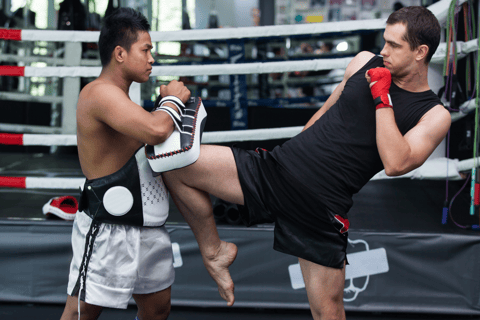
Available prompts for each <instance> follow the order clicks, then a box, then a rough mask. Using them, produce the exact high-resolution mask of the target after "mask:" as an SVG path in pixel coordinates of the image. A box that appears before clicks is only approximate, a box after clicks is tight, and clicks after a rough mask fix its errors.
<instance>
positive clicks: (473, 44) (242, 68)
mask: <svg viewBox="0 0 480 320" xmlns="http://www.w3.org/2000/svg"><path fill="white" fill-rule="evenodd" d="M48 32H51V31H48ZM446 47H447V46H446V43H441V44H440V45H439V47H438V49H437V51H436V52H435V54H434V56H433V57H432V61H431V63H437V64H438V63H443V61H444V59H445V55H446ZM477 50H478V39H475V40H471V41H468V42H461V41H458V42H457V52H458V55H459V58H461V57H462V56H465V55H467V54H468V53H471V52H475V51H477ZM351 60H352V58H351V57H348V58H334V59H309V60H296V61H275V62H252V63H237V64H209V65H192V66H153V68H152V73H151V75H150V76H151V77H156V76H165V75H175V76H180V77H181V76H205V75H206V76H211V75H221V74H222V75H235V74H262V73H278V72H295V71H319V70H331V69H345V68H346V67H347V65H348V64H349V63H350V61H351ZM101 70H102V68H101V67H87V66H85V67H28V66H26V67H24V66H0V75H1V76H16V77H61V78H63V77H98V76H99V75H100V72H101Z"/></svg>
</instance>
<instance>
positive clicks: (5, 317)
mask: <svg viewBox="0 0 480 320" xmlns="http://www.w3.org/2000/svg"><path fill="white" fill-rule="evenodd" d="M62 311H63V306H61V305H43V304H42V305H32V304H26V305H25V304H0V319H2V320H26V319H35V320H52V319H60V316H61V314H62ZM135 316H136V309H135V307H129V309H127V310H115V309H105V310H104V311H103V313H102V315H101V316H100V318H99V320H133V319H135ZM168 319H169V320H189V319H195V320H207V319H208V320H225V319H229V320H230V319H231V320H240V319H249V320H263V319H267V320H268V319H272V320H273V319H276V320H287V319H288V320H304V319H312V316H311V315H310V312H309V311H308V310H278V309H277V310H270V309H236V308H229V309H223V308H185V307H173V308H172V312H171V313H170V316H169V318H168ZM347 319H348V320H380V319H381V320H424V319H429V320H430V319H431V320H479V319H480V317H478V316H461V315H434V314H386V313H380V314H372V313H348V312H347Z"/></svg>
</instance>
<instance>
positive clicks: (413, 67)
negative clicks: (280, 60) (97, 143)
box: [163, 7, 451, 319]
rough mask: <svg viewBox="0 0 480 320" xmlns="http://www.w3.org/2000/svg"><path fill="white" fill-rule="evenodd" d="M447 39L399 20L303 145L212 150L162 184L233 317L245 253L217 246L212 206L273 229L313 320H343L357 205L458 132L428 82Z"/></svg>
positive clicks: (352, 73) (418, 12) (429, 17)
mask: <svg viewBox="0 0 480 320" xmlns="http://www.w3.org/2000/svg"><path fill="white" fill-rule="evenodd" d="M440 31H441V29H440V25H439V23H438V21H437V19H436V18H435V16H434V15H433V14H432V13H431V12H430V11H429V10H428V9H426V8H423V7H407V8H403V9H401V10H399V11H397V12H394V13H392V14H391V15H390V17H389V19H388V20H387V25H386V28H385V32H384V39H385V46H384V48H383V49H382V51H381V56H376V55H374V54H373V53H370V52H360V53H359V54H357V56H355V57H354V58H353V60H352V61H351V62H350V63H349V65H348V67H347V69H346V72H345V76H344V79H343V81H342V82H341V83H340V84H339V85H338V86H337V88H336V89H335V91H334V92H333V94H332V95H331V96H330V97H329V98H328V100H327V101H326V102H325V104H324V105H323V107H322V108H321V109H320V110H319V111H318V112H317V113H316V114H315V115H314V116H313V117H312V118H311V120H309V121H308V123H307V124H306V126H305V128H304V130H303V131H302V132H301V133H300V134H298V135H297V136H295V137H293V138H292V139H290V140H289V141H287V142H286V143H284V144H283V145H281V146H277V147H276V148H275V149H273V150H272V151H270V152H269V151H266V150H257V151H245V150H242V149H238V148H235V147H233V148H228V147H222V146H208V145H205V146H202V149H201V153H200V158H199V159H198V161H197V162H195V163H194V164H192V165H191V166H188V167H185V168H182V169H179V170H174V171H171V172H166V173H164V175H163V176H164V179H165V183H166V185H167V187H168V189H169V190H170V192H171V195H172V198H173V200H174V201H175V203H176V205H177V207H178V208H179V210H180V212H181V213H182V214H183V216H184V217H185V219H186V220H187V222H188V223H189V225H190V226H191V228H192V230H193V232H194V234H195V237H196V239H197V241H198V243H199V247H200V250H201V252H202V255H203V256H204V260H207V261H209V260H212V259H213V260H214V261H217V262H218V264H220V263H222V264H223V269H222V268H217V269H216V272H210V274H211V275H212V276H213V278H214V279H215V280H216V281H217V284H218V286H219V291H220V293H221V295H222V297H224V299H225V300H226V301H227V302H228V304H229V305H232V304H233V302H234V294H233V289H234V286H233V281H232V279H231V277H230V274H229V272H228V269H227V267H228V266H229V265H230V264H231V263H233V261H234V259H235V256H236V250H237V248H236V246H235V245H233V244H231V243H225V242H223V241H221V240H220V239H219V238H218V234H217V232H216V226H215V221H214V218H213V214H212V205H211V202H210V198H209V195H208V194H212V195H214V196H216V197H218V198H221V199H223V200H226V201H229V202H232V203H236V204H238V205H240V206H239V207H240V211H241V214H242V218H243V220H244V221H245V223H246V224H247V225H253V224H257V223H262V222H274V223H275V232H274V249H275V250H278V251H281V252H284V253H287V254H290V255H293V256H296V257H298V258H299V261H300V266H301V269H302V273H303V277H304V280H305V285H306V290H307V296H308V300H309V303H310V308H311V311H312V315H313V317H314V319H345V312H344V307H343V289H344V284H345V263H346V247H347V237H348V232H347V231H348V227H349V221H348V217H347V212H348V210H349V209H350V207H351V206H352V204H353V203H352V196H353V194H355V193H357V192H358V191H359V190H360V189H361V188H362V187H363V186H364V185H365V184H366V183H367V182H368V181H369V180H370V179H371V178H372V177H373V176H374V175H375V174H376V173H378V172H379V171H381V170H382V169H385V172H386V174H387V175H389V176H399V175H402V174H405V173H407V172H409V171H411V170H413V169H415V168H417V167H419V166H420V165H422V164H423V163H424V162H425V160H426V159H427V158H428V156H429V155H430V154H431V153H432V152H433V151H434V150H435V148H436V147H437V146H438V144H439V143H440V142H441V141H442V140H443V138H444V137H445V135H446V133H447V131H448V129H449V127H450V123H451V117H450V114H449V112H448V111H447V110H446V109H445V108H444V107H443V106H442V105H441V102H440V100H439V99H438V97H437V96H436V95H435V93H433V92H432V91H431V90H430V88H429V86H428V81H427V72H428V63H429V62H430V59H431V57H432V55H433V53H434V52H435V50H436V48H437V46H438V44H439V42H440ZM370 81H371V83H370ZM191 177H195V178H194V179H192V178H191ZM207 268H208V267H207Z"/></svg>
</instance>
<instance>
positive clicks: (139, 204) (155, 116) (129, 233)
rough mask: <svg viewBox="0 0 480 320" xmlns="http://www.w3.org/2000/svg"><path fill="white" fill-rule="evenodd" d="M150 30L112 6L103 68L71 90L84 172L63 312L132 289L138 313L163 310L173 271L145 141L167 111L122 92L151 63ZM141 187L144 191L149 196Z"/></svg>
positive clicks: (181, 91)
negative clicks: (143, 104) (77, 92)
mask: <svg viewBox="0 0 480 320" xmlns="http://www.w3.org/2000/svg"><path fill="white" fill-rule="evenodd" d="M149 29H150V25H149V24H148V22H147V20H146V18H145V17H144V16H143V15H141V14H140V13H138V12H137V11H135V10H133V9H130V8H121V9H118V10H117V11H115V12H114V13H112V14H111V15H110V16H109V17H108V18H107V19H106V21H105V26H104V27H103V28H102V30H101V33H100V39H99V50H100V58H101V62H102V72H101V74H100V76H99V77H98V78H97V79H96V80H94V81H93V82H91V83H89V84H88V85H86V86H85V87H84V88H83V90H82V91H81V93H80V96H79V100H78V105H77V140H78V141H77V142H78V155H79V159H80V165H81V168H82V171H83V173H84V175H85V177H86V178H87V180H86V183H85V186H84V188H83V192H82V195H81V200H80V208H79V212H78V213H77V215H76V219H75V222H74V225H73V232H72V247H73V259H72V263H71V267H70V277H69V283H68V296H67V302H66V306H65V310H64V312H63V315H62V318H61V319H62V320H67V319H68V320H71V319H79V318H81V319H97V318H98V316H99V315H100V313H101V311H102V307H111V308H126V307H127V304H128V301H129V299H130V298H131V297H132V296H133V299H134V300H135V302H136V303H137V306H138V319H140V320H142V319H143V320H146V319H147V320H152V319H158V320H160V319H166V318H167V317H168V315H169V313H170V288H171V285H172V283H173V281H174V275H175V273H174V269H173V256H172V248H171V242H170V237H169V235H168V232H167V230H166V229H165V226H164V224H165V220H166V218H167V216H168V209H169V205H168V191H167V189H166V188H165V185H164V184H163V181H162V177H161V176H160V175H156V176H155V175H153V173H152V170H151V169H150V166H149V165H148V162H147V159H146V157H145V151H144V145H145V144H150V145H157V144H159V143H161V142H163V141H165V140H166V139H167V137H169V135H170V134H171V133H172V132H173V130H174V123H173V121H172V119H171V117H170V116H169V115H168V113H166V112H152V113H149V112H147V111H145V110H144V109H143V108H142V107H141V106H139V105H137V104H135V103H134V102H132V101H131V100H130V98H129V95H128V93H129V88H130V85H131V83H132V82H133V81H135V82H139V83H142V82H146V81H147V80H148V79H149V76H150V74H151V72H152V64H153V63H154V59H153V57H152V54H151V50H152V42H151V39H150V35H149V33H148V31H149ZM160 89H161V92H162V95H163V96H167V95H170V96H176V97H178V98H180V99H181V100H182V102H184V103H185V102H186V101H187V99H188V98H189V97H190V92H189V91H188V89H187V88H186V87H185V86H184V85H183V84H182V83H181V82H176V81H173V82H171V83H170V84H168V86H162V87H161V88H160ZM167 105H168V106H170V107H171V108H173V109H175V110H177V109H176V105H175V104H171V103H170V104H168V103H167ZM147 188H148V189H147ZM145 191H148V192H149V193H150V192H153V200H152V199H148V200H151V201H147V199H146V196H145V195H144V193H145ZM151 197H152V196H151ZM78 312H80V316H81V317H79V315H78Z"/></svg>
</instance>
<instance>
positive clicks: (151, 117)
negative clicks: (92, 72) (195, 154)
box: [89, 81, 190, 145]
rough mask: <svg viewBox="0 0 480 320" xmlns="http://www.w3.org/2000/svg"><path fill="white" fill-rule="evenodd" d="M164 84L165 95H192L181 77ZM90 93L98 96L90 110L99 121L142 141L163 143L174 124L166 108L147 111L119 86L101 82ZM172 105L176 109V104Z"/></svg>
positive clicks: (92, 95) (184, 99) (163, 91)
mask: <svg viewBox="0 0 480 320" xmlns="http://www.w3.org/2000/svg"><path fill="white" fill-rule="evenodd" d="M162 88H163V89H162V95H163V96H165V95H175V96H177V97H179V98H180V100H182V101H185V102H186V101H187V100H188V98H189V97H190V91H189V90H188V89H187V88H186V87H185V86H183V83H181V82H178V81H175V82H174V83H172V85H171V84H169V85H168V86H162ZM89 96H90V98H91V97H94V99H95V102H94V103H93V104H92V109H91V112H92V115H93V116H94V117H95V118H96V119H97V120H98V121H101V122H104V123H105V124H107V125H108V126H109V127H111V128H112V129H114V130H115V131H118V132H120V133H122V134H124V135H127V136H130V137H132V138H134V139H136V140H138V141H141V142H143V143H147V144H150V145H156V144H159V143H162V142H163V141H165V140H166V139H167V138H168V137H169V136H170V134H171V133H172V132H173V130H174V128H175V127H174V123H173V121H172V119H171V118H170V116H169V115H168V114H167V113H166V112H151V113H150V112H147V111H145V110H144V109H143V108H142V107H141V106H139V105H137V104H136V103H134V102H132V101H131V100H130V98H129V97H128V96H127V95H126V94H125V93H124V92H123V91H122V90H121V89H120V88H118V87H115V86H111V85H108V84H99V85H97V86H96V87H94V88H92V92H91V93H90V95H89ZM169 106H170V107H172V108H174V109H176V107H175V106H174V105H173V104H169Z"/></svg>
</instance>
